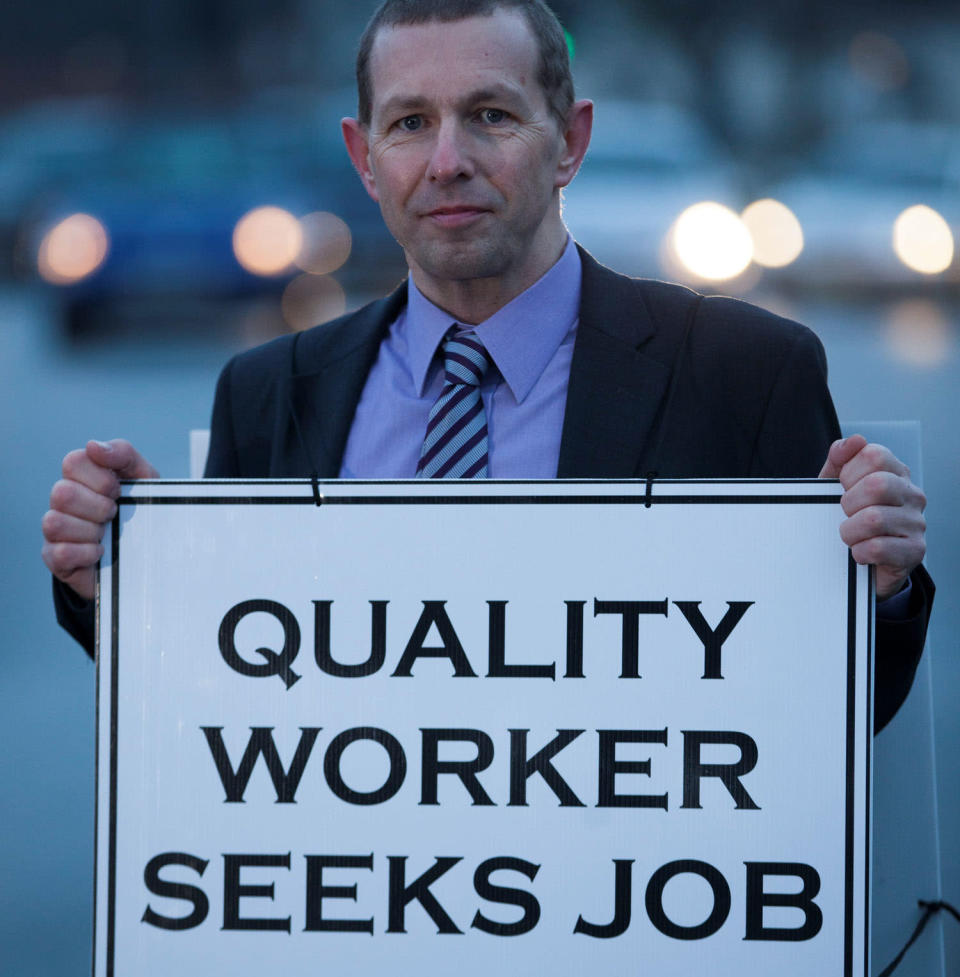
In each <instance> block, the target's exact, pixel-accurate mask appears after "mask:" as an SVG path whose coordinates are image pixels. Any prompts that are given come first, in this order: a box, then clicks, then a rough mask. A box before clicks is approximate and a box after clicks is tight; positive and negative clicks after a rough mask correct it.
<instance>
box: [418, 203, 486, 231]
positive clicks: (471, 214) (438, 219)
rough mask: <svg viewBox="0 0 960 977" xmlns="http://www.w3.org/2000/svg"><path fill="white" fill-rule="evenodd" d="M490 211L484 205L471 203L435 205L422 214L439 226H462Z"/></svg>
mask: <svg viewBox="0 0 960 977" xmlns="http://www.w3.org/2000/svg"><path fill="white" fill-rule="evenodd" d="M489 213H490V211H489V210H487V209H486V208H485V207H476V206H473V205H471V204H456V205H450V206H446V207H435V208H434V209H433V210H429V211H427V212H426V213H425V214H424V216H425V217H426V218H427V219H428V220H431V221H433V222H434V223H436V224H439V225H440V226H441V227H462V226H463V225H465V224H470V223H472V222H473V221H475V220H479V219H480V218H481V217H483V215H484V214H489Z"/></svg>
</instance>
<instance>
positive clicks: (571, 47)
mask: <svg viewBox="0 0 960 977" xmlns="http://www.w3.org/2000/svg"><path fill="white" fill-rule="evenodd" d="M563 36H564V37H565V38H566V40H567V54H569V55H570V60H571V61H573V59H574V57H575V56H576V53H577V45H576V44H575V43H574V40H573V35H572V34H571V33H570V31H568V30H567V29H566V28H564V31H563Z"/></svg>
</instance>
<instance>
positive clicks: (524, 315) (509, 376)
mask: <svg viewBox="0 0 960 977" xmlns="http://www.w3.org/2000/svg"><path fill="white" fill-rule="evenodd" d="M580 278H581V268H580V255H579V254H578V253H577V249H576V245H575V244H574V243H573V239H572V238H569V237H568V239H567V246H566V248H564V251H563V254H562V255H561V256H560V260H559V261H557V262H556V263H555V264H554V265H553V266H552V267H551V268H550V269H549V270H548V271H547V272H546V273H545V274H544V275H543V276H542V277H541V278H539V279H538V280H537V281H536V282H534V284H533V285H531V286H530V287H529V288H528V289H527V290H526V291H525V292H521V293H520V295H518V296H517V297H516V298H515V299H513V300H512V301H511V302H508V303H507V304H506V305H505V306H504V307H503V308H502V309H498V310H497V311H496V312H495V313H494V314H493V315H492V316H490V318H489V319H486V320H485V321H483V322H481V323H480V324H479V325H477V326H474V327H473V332H475V333H476V335H477V338H478V339H479V340H480V342H482V343H483V345H484V347H485V348H486V350H487V352H488V353H489V354H490V357H491V359H492V360H493V362H494V363H495V364H496V367H497V369H498V370H499V371H500V375H501V376H502V377H503V379H504V380H505V381H506V383H507V385H508V386H509V387H510V390H511V392H512V393H513V396H514V398H515V399H516V401H517V402H518V403H520V402H522V401H523V400H524V398H526V396H527V394H529V393H530V391H531V390H532V389H533V386H534V384H535V383H536V382H537V380H538V379H539V377H540V374H541V373H543V371H544V369H545V368H546V366H547V364H548V363H549V362H550V360H551V359H552V358H553V355H554V353H556V351H557V349H558V348H559V346H560V343H561V342H563V339H564V337H565V336H566V335H567V333H568V332H569V331H570V329H571V327H572V326H573V324H574V323H575V322H576V320H577V315H578V312H579V308H580ZM453 324H454V320H452V319H451V318H450V314H449V313H448V312H444V311H443V309H441V308H439V307H438V306H436V305H434V304H433V303H432V302H431V301H430V300H429V299H428V298H427V297H426V296H425V295H424V294H423V293H422V292H421V291H420V290H419V289H418V288H417V286H416V285H415V284H414V282H413V279H412V278H411V279H410V280H409V283H408V298H407V308H406V323H405V328H406V331H407V335H408V347H407V350H408V352H407V355H408V365H409V368H410V373H411V375H412V377H413V382H414V385H415V387H416V389H417V392H418V393H419V395H420V396H423V393H424V390H425V388H426V385H427V379H428V374H429V371H430V364H431V363H432V361H433V358H434V355H435V354H436V352H437V347H438V346H439V345H440V343H441V342H442V340H443V337H444V336H445V335H446V333H447V331H448V330H449V328H450V326H451V325H453Z"/></svg>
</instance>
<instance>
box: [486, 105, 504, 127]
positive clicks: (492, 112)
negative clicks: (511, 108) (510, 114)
mask: <svg viewBox="0 0 960 977" xmlns="http://www.w3.org/2000/svg"><path fill="white" fill-rule="evenodd" d="M480 118H481V120H482V121H483V122H485V123H486V124H487V125H490V126H495V125H499V124H500V123H501V122H503V121H505V120H506V118H507V113H506V112H504V111H503V109H481V110H480Z"/></svg>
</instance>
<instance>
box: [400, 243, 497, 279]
mask: <svg viewBox="0 0 960 977" xmlns="http://www.w3.org/2000/svg"><path fill="white" fill-rule="evenodd" d="M477 243H478V242H465V243H464V244H461V245H450V244H447V245H444V246H443V247H434V248H427V249H424V252H423V253H422V254H419V255H418V254H414V255H413V259H414V261H415V262H416V263H417V264H418V265H419V266H420V267H421V268H422V269H423V270H424V271H425V272H426V273H427V274H428V275H430V276H431V277H432V278H435V279H441V280H446V281H471V280H473V279H477V278H497V277H499V276H501V275H504V274H505V273H506V272H507V271H508V269H509V268H510V266H511V264H512V260H513V259H512V256H511V255H509V254H507V253H506V251H505V250H504V249H502V248H499V249H498V248H496V247H494V246H492V245H490V244H489V243H487V242H484V243H483V244H482V246H480V247H476V244H477ZM471 244H473V245H474V246H472V247H471Z"/></svg>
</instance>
